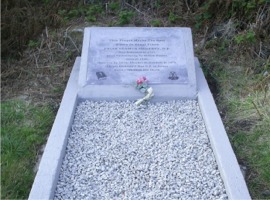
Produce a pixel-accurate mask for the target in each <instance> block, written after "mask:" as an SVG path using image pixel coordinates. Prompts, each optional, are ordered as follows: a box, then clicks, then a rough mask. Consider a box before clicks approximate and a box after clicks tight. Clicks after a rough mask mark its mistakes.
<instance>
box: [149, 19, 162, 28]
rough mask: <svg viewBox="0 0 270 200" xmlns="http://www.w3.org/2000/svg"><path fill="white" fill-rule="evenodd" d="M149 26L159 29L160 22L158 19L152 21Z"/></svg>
mask: <svg viewBox="0 0 270 200" xmlns="http://www.w3.org/2000/svg"><path fill="white" fill-rule="evenodd" d="M150 24H151V25H152V26H154V27H160V26H161V21H160V20H158V19H154V20H151V21H150Z"/></svg>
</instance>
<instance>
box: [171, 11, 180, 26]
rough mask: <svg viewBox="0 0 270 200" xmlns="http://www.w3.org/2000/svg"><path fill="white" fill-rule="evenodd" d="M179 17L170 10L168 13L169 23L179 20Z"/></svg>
mask: <svg viewBox="0 0 270 200" xmlns="http://www.w3.org/2000/svg"><path fill="white" fill-rule="evenodd" d="M180 19H181V18H180V17H179V16H178V15H176V14H175V13H173V12H170V14H169V17H168V20H169V22H171V23H173V24H174V23H176V22H177V21H178V20H180Z"/></svg>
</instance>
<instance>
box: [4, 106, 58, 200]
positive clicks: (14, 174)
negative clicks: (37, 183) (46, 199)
mask: <svg viewBox="0 0 270 200" xmlns="http://www.w3.org/2000/svg"><path fill="white" fill-rule="evenodd" d="M1 112H2V113H1V187H2V189H1V190H2V191H1V199H25V198H28V194H29V190H30V189H31V185H32V183H33V180H34V175H35V174H34V171H33V168H34V166H35V163H36V159H37V155H38V152H39V148H40V146H41V145H42V144H44V142H45V141H46V136H47V134H48V132H49V129H50V127H51V125H52V123H53V119H54V114H53V112H52V111H51V109H50V108H49V107H36V106H32V105H28V104H27V103H25V102H22V101H7V102H2V103H1Z"/></svg>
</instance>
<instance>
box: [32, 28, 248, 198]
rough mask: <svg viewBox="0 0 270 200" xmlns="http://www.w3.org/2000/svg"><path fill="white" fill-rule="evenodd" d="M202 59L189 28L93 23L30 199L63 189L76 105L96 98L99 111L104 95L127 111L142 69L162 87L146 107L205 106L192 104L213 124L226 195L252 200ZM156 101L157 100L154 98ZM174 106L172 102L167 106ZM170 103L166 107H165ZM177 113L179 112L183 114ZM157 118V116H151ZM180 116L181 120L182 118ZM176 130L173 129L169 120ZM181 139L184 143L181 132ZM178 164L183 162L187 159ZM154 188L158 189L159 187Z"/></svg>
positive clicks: (210, 126) (211, 136)
mask: <svg viewBox="0 0 270 200" xmlns="http://www.w3.org/2000/svg"><path fill="white" fill-rule="evenodd" d="M199 65H200V64H199V61H198V59H197V58H194V53H193V44H192V36H191V30H190V29H189V28H101V27H92V28H86V29H85V32H84V41H83V50H82V57H81V58H77V59H76V61H75V64H74V67H73V70H72V72H71V76H70V79H69V82H68V84H67V88H66V90H65V93H64V96H63V99H62V103H61V106H60V108H59V111H58V113H57V116H56V119H55V122H54V125H53V127H52V130H51V133H50V136H49V139H48V142H47V145H46V148H45V151H44V154H43V157H42V160H41V162H40V166H39V170H38V172H37V175H36V178H35V181H34V184H33V186H32V190H31V193H30V196H29V199H52V198H54V197H55V195H57V192H56V188H57V187H58V188H59V184H58V181H59V180H60V179H61V178H60V177H61V174H62V173H64V172H63V169H62V170H61V167H62V165H63V162H67V161H66V160H65V156H67V155H68V152H66V149H67V148H69V147H68V144H69V143H70V138H69V136H70V137H72V134H74V129H76V128H74V127H76V120H78V118H79V119H80V118H81V117H80V116H82V115H79V117H78V114H77V113H78V111H76V109H77V110H79V109H81V108H80V106H82V105H84V104H90V106H92V110H91V109H90V110H88V112H91V111H92V112H93V113H94V112H95V114H97V115H98V112H100V114H101V113H102V112H101V110H100V108H99V107H98V108H94V107H93V105H97V104H102V102H103V104H102V105H103V106H104V104H105V107H106V105H107V104H109V106H108V107H106V108H107V110H108V112H114V111H113V110H109V109H108V108H109V107H110V106H111V105H114V106H115V108H118V109H117V110H121V106H122V107H123V106H124V107H125V106H127V105H126V104H125V103H123V102H125V101H126V100H129V104H128V106H131V107H132V105H133V104H134V103H133V102H134V101H135V100H137V99H139V98H141V97H142V94H141V93H140V92H138V91H137V90H136V89H135V88H134V82H135V81H136V79H137V78H139V77H142V76H146V77H147V78H148V80H149V85H150V86H151V87H152V88H153V90H154V94H155V96H154V97H153V98H152V99H151V100H150V102H149V108H147V106H146V107H145V105H143V106H142V108H143V109H144V112H145V113H147V109H149V110H150V108H153V107H155V109H156V110H160V108H161V107H162V106H164V103H163V102H174V103H168V104H174V106H176V107H180V105H182V104H185V103H186V102H193V103H191V104H192V105H193V104H194V105H195V104H196V105H197V106H198V107H196V106H195V107H192V109H194V110H197V112H201V113H200V115H201V116H202V120H203V124H204V125H205V127H204V129H205V131H203V132H205V134H206V135H207V137H208V138H209V145H210V147H211V148H210V149H212V151H213V155H214V160H215V163H216V165H217V166H218V174H216V176H219V177H221V178H220V180H222V182H223V183H222V184H223V185H224V188H225V191H226V197H228V198H229V199H250V196H249V193H248V190H247V187H246V183H245V181H244V178H243V176H242V174H241V171H240V168H239V165H238V163H237V160H236V157H235V155H234V152H233V150H232V148H231V145H230V142H229V140H228V137H227V134H226V131H225V129H224V126H223V124H222V121H221V119H220V116H219V114H218V111H217V108H216V106H215V102H214V100H213V97H212V95H211V92H210V90H209V88H208V85H207V82H206V80H205V78H204V75H203V72H202V70H201V68H200V66H199ZM104 101H106V102H107V103H104ZM115 101H116V102H115ZM175 101H177V102H175ZM89 102H90V103H89ZM95 102H96V103H95ZM100 102H101V103H100ZM108 102H112V103H108ZM117 102H120V104H121V102H122V104H121V105H119V104H118V103H117ZM152 102H153V103H156V104H153V105H152V104H151V103H152ZM194 102H195V103H194ZM131 104H132V105H131ZM165 104H166V103H165ZM146 105H148V104H146ZM165 107H166V105H165ZM94 109H97V110H98V112H97V111H94ZM131 109H135V111H134V110H132V112H134V113H136V108H134V107H132V108H131ZM139 109H140V108H139ZM166 109H170V108H167V107H166ZM166 109H165V110H164V111H163V113H165V114H166ZM181 109H184V108H181ZM82 110H87V108H82ZM82 112H83V111H82ZM96 112H97V113H96ZM179 112H180V113H181V111H179ZM192 112H193V111H192ZM75 113H76V114H75ZM123 113H125V112H124V111H123ZM86 114H87V113H86ZM122 115H123V114H121V116H122ZM161 115H162V112H161V113H159V116H161ZM166 115H167V114H166ZM195 115H197V114H195ZM74 116H75V119H74ZM121 116H120V118H121ZM172 116H173V115H172ZM175 116H178V115H176V113H175ZM179 116H180V115H179ZM132 117H134V116H132ZM149 117H150V118H151V115H149ZM199 118H200V117H199ZM87 120H88V119H86V122H87ZM154 120H157V119H156V118H155V119H154ZM174 120H176V121H177V119H174ZM182 120H184V119H182ZM108 121H110V120H109V119H108ZM113 121H114V120H113ZM113 121H110V123H113ZM92 122H93V121H91V123H92ZM179 123H180V124H181V120H180V121H177V123H176V124H179ZM168 124H169V123H168ZM195 124H196V123H195ZM97 125H98V124H97ZM174 125H175V124H174ZM204 125H202V126H204ZM149 126H151V124H150V125H149ZM104 127H105V128H106V126H104ZM107 128H108V127H107ZM114 128H115V127H114ZM116 128H117V126H116ZM118 128H119V129H120V127H118ZM155 128H156V127H155ZM155 128H153V129H155ZM187 129H188V127H187ZM150 130H152V129H150ZM166 130H167V129H166ZM166 130H165V132H166ZM168 130H170V128H169V127H168ZM146 131H147V130H146ZM170 131H171V130H170ZM75 132H76V131H75ZM79 132H80V131H79ZM180 132H181V131H180ZM199 132H200V131H199ZM135 136H136V135H135ZM176 137H178V136H176ZM195 137H197V136H196V135H195ZM75 138H76V137H75ZM182 139H183V138H182ZM134 140H135V139H134ZM202 140H203V139H202ZM103 142H104V141H103ZM177 142H178V143H181V138H180V139H179V141H177ZM157 143H158V142H157ZM136 144H137V143H136ZM143 147H144V146H139V147H138V148H143ZM193 147H194V146H192V148H193ZM156 150H157V148H156ZM156 150H155V151H156ZM158 155H159V154H157V155H156V156H158ZM96 156H97V155H96ZM134 159H136V157H134ZM155 159H156V158H155ZM182 159H183V160H185V159H186V158H182ZM162 161H163V160H162ZM165 161H166V162H167V160H165ZM175 161H176V160H174V161H173V162H175ZM206 161H207V159H206ZM121 162H122V161H121ZM101 167H103V166H101ZM167 167H168V166H167ZM178 167H180V168H181V163H180V164H179V166H178ZM81 170H82V169H81ZM164 173H171V172H164ZM175 173H177V171H176V172H175ZM215 173H216V172H215ZM92 181H93V180H92ZM174 181H175V180H174ZM176 181H179V180H178V179H177V180H176ZM86 182H87V181H86ZM191 182H192V181H191ZM141 184H142V183H141ZM181 184H183V183H182V182H181ZM187 184H188V183H187ZM214 184H215V183H214ZM57 185H58V186H57ZM120 192H121V191H120ZM148 192H150V193H151V192H152V193H154V191H148ZM150 193H149V195H150ZM180 194H182V193H180V190H179V192H178V193H176V194H174V195H176V196H175V198H177V195H178V197H179V195H180ZM151 195H154V194H151ZM164 195H165V194H164ZM180 197H181V196H180ZM149 198H150V196H149Z"/></svg>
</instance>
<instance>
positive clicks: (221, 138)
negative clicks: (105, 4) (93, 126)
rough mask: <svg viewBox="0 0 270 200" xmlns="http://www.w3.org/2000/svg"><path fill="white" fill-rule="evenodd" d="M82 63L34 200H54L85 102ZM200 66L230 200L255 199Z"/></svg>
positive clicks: (207, 117)
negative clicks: (78, 113) (79, 105)
mask: <svg viewBox="0 0 270 200" xmlns="http://www.w3.org/2000/svg"><path fill="white" fill-rule="evenodd" d="M80 61H81V59H80V57H77V59H76V61H75V64H74V67H73V70H72V72H71V76H70V79H69V81H68V84H67V87H66V90H65V92H64V96H63V99H62V102H61V105H60V108H59V110H58V113H57V116H56V119H55V122H54V125H53V127H52V130H51V133H50V135H49V138H48V142H47V145H46V148H45V150H44V153H43V156H42V160H41V162H40V166H39V168H38V172H37V174H36V177H35V180H34V183H33V186H32V189H31V192H30V195H29V199H31V200H32V199H33V200H35V199H53V197H54V192H55V188H56V184H57V181H58V178H59V172H60V169H61V165H62V160H63V157H64V154H65V149H66V144H67V138H68V135H69V132H70V127H71V125H72V122H73V118H74V112H75V109H76V106H77V103H78V102H80V101H82V98H81V97H80V96H79V95H78V92H79V89H78V88H79V85H78V76H79V67H80ZM199 65H200V64H199V61H198V59H197V58H195V66H196V74H197V75H196V76H197V87H198V98H197V100H198V102H199V106H200V109H201V113H202V115H203V118H204V122H205V124H206V127H207V133H208V137H209V140H210V143H211V147H212V149H213V152H214V154H215V159H216V161H217V164H218V167H219V172H220V174H221V177H222V180H223V182H224V185H225V189H226V192H227V195H228V197H229V199H251V197H250V195H249V192H248V189H247V186H246V183H245V180H244V177H243V175H242V173H241V170H240V167H239V165H238V162H237V159H236V157H235V154H234V152H233V149H232V147H231V144H230V142H229V139H228V136H227V134H226V131H225V129H224V126H223V123H222V120H221V118H220V116H219V113H218V110H217V107H216V105H215V102H214V99H213V96H212V94H211V92H210V89H209V87H208V84H207V82H206V79H205V77H204V74H203V71H202V69H201V68H200V67H199ZM160 100H162V99H160Z"/></svg>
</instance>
